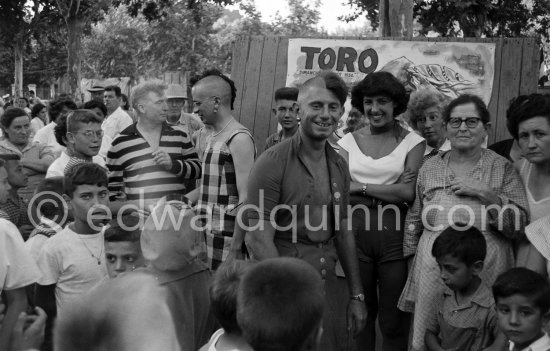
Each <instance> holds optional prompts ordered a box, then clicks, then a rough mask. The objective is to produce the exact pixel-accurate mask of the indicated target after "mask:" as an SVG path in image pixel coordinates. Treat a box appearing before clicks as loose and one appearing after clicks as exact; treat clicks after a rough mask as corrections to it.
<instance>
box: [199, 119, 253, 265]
mask: <svg viewBox="0 0 550 351" xmlns="http://www.w3.org/2000/svg"><path fill="white" fill-rule="evenodd" d="M240 133H245V134H247V135H248V136H250V138H251V139H252V141H254V138H253V137H252V134H250V131H249V130H248V129H244V128H243V129H237V130H236V131H234V132H233V133H232V134H231V135H229V136H228V137H227V138H226V139H224V140H212V139H211V140H209V141H208V142H207V144H206V148H205V150H204V153H203V155H202V158H201V160H202V178H201V182H200V186H199V189H200V195H199V201H198V204H197V212H198V213H199V217H200V219H201V228H204V229H205V230H204V232H205V236H206V256H207V264H208V266H209V267H210V269H213V270H215V269H217V268H218V266H219V265H220V264H221V263H222V262H223V261H225V259H226V258H227V255H228V254H229V250H230V248H231V242H232V241H233V229H234V227H235V215H234V213H232V212H231V210H233V209H235V208H236V207H237V206H238V205H239V192H238V190H237V177H236V175H235V165H234V164H233V155H231V150H230V149H229V144H230V143H231V141H232V140H233V138H234V137H235V136H236V135H237V134H240Z"/></svg>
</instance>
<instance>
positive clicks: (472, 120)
mask: <svg viewBox="0 0 550 351" xmlns="http://www.w3.org/2000/svg"><path fill="white" fill-rule="evenodd" d="M480 121H481V118H479V117H466V118H458V117H452V118H449V121H448V122H447V123H448V124H449V125H450V126H451V127H453V128H460V126H461V125H462V122H464V123H466V127H468V128H470V129H472V128H475V127H477V125H478V124H479V122H480Z"/></svg>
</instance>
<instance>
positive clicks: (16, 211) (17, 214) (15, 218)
mask: <svg viewBox="0 0 550 351" xmlns="http://www.w3.org/2000/svg"><path fill="white" fill-rule="evenodd" d="M28 207H29V203H28V202H27V201H26V200H25V199H23V198H22V197H21V196H18V198H17V200H13V199H12V198H11V197H8V199H7V201H6V202H5V203H3V204H0V210H1V211H3V212H5V213H6V214H7V215H8V217H9V220H10V222H12V223H13V224H15V226H16V227H17V228H18V229H19V228H20V227H21V226H23V225H26V224H30V225H32V223H31V221H30V220H29V216H28V214H27V209H28ZM23 239H25V240H26V239H27V238H23Z"/></svg>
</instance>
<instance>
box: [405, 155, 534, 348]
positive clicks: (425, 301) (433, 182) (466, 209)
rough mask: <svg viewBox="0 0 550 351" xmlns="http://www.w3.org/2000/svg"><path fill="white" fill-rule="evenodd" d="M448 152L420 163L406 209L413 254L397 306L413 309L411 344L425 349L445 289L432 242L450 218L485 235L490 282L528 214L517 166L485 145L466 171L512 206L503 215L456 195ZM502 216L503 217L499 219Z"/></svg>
mask: <svg viewBox="0 0 550 351" xmlns="http://www.w3.org/2000/svg"><path fill="white" fill-rule="evenodd" d="M449 156H450V152H445V153H444V154H442V155H439V156H435V157H432V158H431V159H429V160H428V161H427V162H426V163H425V164H424V165H423V166H422V168H421V169H420V171H419V175H418V181H417V185H416V199H415V201H414V204H413V207H412V208H411V209H410V210H409V212H408V213H407V218H406V220H405V233H404V242H403V254H404V255H405V256H411V255H415V256H414V260H413V265H412V269H411V271H410V273H409V277H408V279H407V284H406V285H405V288H404V290H403V293H402V294H401V298H400V299H399V304H398V307H399V308H400V309H401V310H403V311H407V312H414V322H413V338H412V349H413V350H423V349H424V334H425V332H426V327H427V324H428V322H429V320H430V319H431V318H432V316H433V314H434V313H435V306H434V303H433V301H435V298H436V297H437V296H438V295H440V294H441V293H442V292H443V290H444V289H445V285H444V284H443V282H442V281H441V278H440V272H439V268H438V265H437V262H436V261H435V259H434V258H433V256H432V253H431V252H432V246H433V243H434V241H435V239H436V238H437V236H438V235H439V234H440V233H441V232H442V231H443V229H445V228H447V227H448V226H449V225H450V224H451V223H459V222H462V223H470V224H472V225H474V226H475V227H477V228H478V229H480V230H481V231H482V233H483V234H484V236H485V240H486V241H487V256H486V258H485V266H484V270H483V271H482V273H481V275H480V276H481V279H482V280H483V281H484V282H485V283H486V284H487V285H489V286H491V285H492V284H493V283H494V281H495V279H496V277H497V276H498V275H499V274H500V273H502V272H504V271H505V270H507V269H509V268H511V267H513V264H514V256H513V253H512V245H511V240H512V239H517V238H519V237H521V236H522V235H523V234H522V233H523V228H524V226H525V223H526V222H527V218H528V206H529V205H528V203H527V196H526V194H525V189H524V187H523V184H522V181H521V178H520V176H519V174H518V172H517V171H516V170H515V169H514V166H513V165H512V164H511V163H510V162H509V161H507V160H506V159H505V158H503V157H501V156H499V155H497V154H496V153H494V152H493V151H491V150H486V149H482V153H481V158H480V160H479V161H478V163H477V165H476V166H475V167H474V168H473V169H472V170H471V171H470V173H469V174H468V176H469V177H471V178H473V179H476V180H478V181H481V182H484V183H486V184H487V185H488V186H489V188H490V189H492V190H493V191H494V192H495V193H496V194H497V196H498V197H499V198H500V200H501V202H502V206H503V207H505V206H507V207H508V208H509V209H508V210H504V211H502V216H499V213H498V212H497V211H495V210H488V208H487V207H485V206H483V205H482V204H481V203H480V202H479V201H478V200H477V199H476V198H472V197H467V196H457V195H455V194H454V193H453V191H452V190H451V188H450V182H451V181H452V179H453V178H454V177H455V175H454V173H453V171H452V170H451V169H450V168H449V167H448V161H449ZM499 222H500V223H499Z"/></svg>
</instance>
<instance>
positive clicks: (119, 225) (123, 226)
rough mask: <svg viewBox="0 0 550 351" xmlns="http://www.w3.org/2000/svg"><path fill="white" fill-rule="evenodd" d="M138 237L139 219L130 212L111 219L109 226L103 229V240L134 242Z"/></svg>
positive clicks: (139, 233) (137, 240)
mask: <svg viewBox="0 0 550 351" xmlns="http://www.w3.org/2000/svg"><path fill="white" fill-rule="evenodd" d="M119 220H120V221H121V222H119ZM129 229H131V230H129ZM140 238H141V228H140V219H139V217H138V216H135V215H131V214H129V215H124V216H122V217H120V218H115V219H113V220H112V221H111V224H110V226H109V228H107V229H106V230H105V241H106V242H109V243H111V242H122V241H127V242H132V243H135V242H139V240H140Z"/></svg>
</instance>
